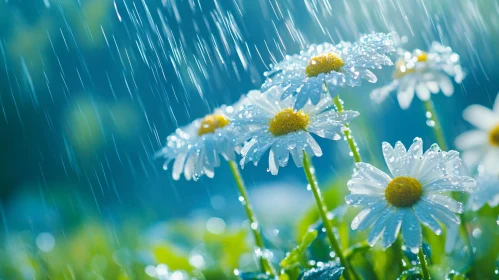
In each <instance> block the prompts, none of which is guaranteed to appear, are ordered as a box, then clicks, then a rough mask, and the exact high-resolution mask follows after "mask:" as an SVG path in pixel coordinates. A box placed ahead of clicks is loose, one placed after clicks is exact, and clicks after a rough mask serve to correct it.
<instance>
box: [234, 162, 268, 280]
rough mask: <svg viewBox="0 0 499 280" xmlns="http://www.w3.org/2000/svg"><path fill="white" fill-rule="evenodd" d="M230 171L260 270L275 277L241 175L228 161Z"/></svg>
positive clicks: (235, 166) (236, 167)
mask: <svg viewBox="0 0 499 280" xmlns="http://www.w3.org/2000/svg"><path fill="white" fill-rule="evenodd" d="M229 165H230V170H231V171H232V175H234V180H235V181H236V185H237V188H238V190H239V193H240V195H241V196H240V199H239V200H240V201H241V203H242V204H243V206H244V209H245V210H246V215H247V216H248V219H249V222H250V228H251V232H252V233H253V237H254V238H255V244H256V247H257V248H258V250H259V259H260V268H261V270H262V272H263V273H266V274H269V275H272V276H277V272H276V270H275V268H274V267H273V266H272V263H271V262H270V261H269V260H268V259H267V257H266V256H265V252H266V249H265V244H264V243H263V238H262V234H261V233H260V226H259V224H258V220H257V219H256V216H255V213H254V212H253V209H252V207H251V203H250V202H249V199H248V192H247V191H246V187H245V186H244V181H243V178H242V177H241V173H240V172H239V167H238V166H237V163H236V162H234V161H229Z"/></svg>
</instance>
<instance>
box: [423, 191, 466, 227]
mask: <svg viewBox="0 0 499 280" xmlns="http://www.w3.org/2000/svg"><path fill="white" fill-rule="evenodd" d="M418 204H419V206H420V207H421V209H424V210H426V211H427V213H430V214H431V215H432V216H433V217H434V218H435V219H436V220H438V221H440V222H442V223H443V224H444V225H446V226H449V225H451V224H459V223H460V220H459V217H458V216H457V215H456V214H454V212H452V211H451V210H449V208H447V207H446V206H445V205H442V204H439V203H435V202H433V201H429V200H427V199H425V198H423V199H422V200H421V201H420V202H419V203H418Z"/></svg>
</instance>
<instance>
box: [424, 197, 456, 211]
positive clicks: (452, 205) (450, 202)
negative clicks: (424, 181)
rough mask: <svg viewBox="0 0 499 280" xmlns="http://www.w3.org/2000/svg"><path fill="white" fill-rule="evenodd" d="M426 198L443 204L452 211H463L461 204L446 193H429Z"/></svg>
mask: <svg viewBox="0 0 499 280" xmlns="http://www.w3.org/2000/svg"><path fill="white" fill-rule="evenodd" d="M426 198H427V199H428V200H430V201H432V202H434V203H438V204H441V205H444V206H445V207H446V208H448V209H449V210H450V211H452V212H454V213H462V212H463V204H462V203H461V202H458V201H456V200H454V199H452V198H450V197H448V196H446V195H442V194H429V195H428V196H426Z"/></svg>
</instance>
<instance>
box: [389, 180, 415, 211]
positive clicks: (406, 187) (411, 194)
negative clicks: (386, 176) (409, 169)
mask: <svg viewBox="0 0 499 280" xmlns="http://www.w3.org/2000/svg"><path fill="white" fill-rule="evenodd" d="M422 193H423V187H422V186H421V183H419V181H418V180H416V179H414V178H412V177H405V176H399V177H395V178H394V179H393V180H392V181H390V183H388V186H387V187H386V190H385V197H386V200H388V202H389V203H390V204H391V205H393V206H397V207H410V206H412V205H413V204H414V203H416V202H417V201H418V200H419V199H420V198H421V194H422Z"/></svg>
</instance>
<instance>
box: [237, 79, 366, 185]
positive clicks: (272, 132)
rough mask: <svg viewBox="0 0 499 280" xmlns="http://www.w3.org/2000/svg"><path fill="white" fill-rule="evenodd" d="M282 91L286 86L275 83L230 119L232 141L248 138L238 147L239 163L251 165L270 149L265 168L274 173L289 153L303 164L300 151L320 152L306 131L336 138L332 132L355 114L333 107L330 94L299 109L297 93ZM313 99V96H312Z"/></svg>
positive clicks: (298, 164) (313, 153) (341, 127)
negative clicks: (296, 107) (239, 148)
mask: <svg viewBox="0 0 499 280" xmlns="http://www.w3.org/2000/svg"><path fill="white" fill-rule="evenodd" d="M284 95H286V90H283V89H282V88H280V87H278V86H274V87H271V88H270V89H269V90H268V91H266V92H264V93H262V94H261V96H259V97H257V101H256V102H253V103H251V104H249V105H248V104H247V105H245V106H243V109H241V112H240V113H239V114H236V115H235V116H236V117H235V120H234V121H232V122H231V123H230V127H231V128H232V129H233V130H234V135H235V136H234V138H236V140H235V141H236V142H238V141H240V139H244V140H249V141H248V142H246V143H245V145H244V147H243V148H242V149H241V155H242V156H243V158H242V159H241V162H240V163H241V166H242V167H244V165H245V164H247V163H248V162H250V161H252V162H254V163H255V165H256V164H257V163H258V161H259V160H260V158H261V157H262V156H263V155H264V154H265V153H266V152H267V150H269V149H270V152H269V159H268V160H269V161H268V162H269V169H268V170H269V171H270V172H271V173H272V174H273V175H276V174H277V173H278V171H279V167H284V166H286V165H287V164H288V161H289V155H290V154H291V157H292V158H293V162H294V163H295V164H296V166H298V167H302V165H303V153H304V152H305V153H306V154H308V155H310V156H316V157H320V156H322V149H321V147H320V145H319V144H318V143H317V141H316V140H315V139H314V137H312V135H311V134H310V133H309V131H310V132H312V133H314V134H316V135H317V136H320V137H324V138H330V139H334V140H339V139H340V138H339V137H337V136H336V135H337V134H338V133H341V132H342V129H344V128H345V125H346V124H348V122H349V121H350V120H352V119H353V118H355V117H357V116H358V115H359V113H358V112H354V111H345V112H341V113H338V112H336V111H333V107H334V106H333V103H332V100H331V97H329V96H328V95H326V94H322V93H321V94H320V95H319V100H318V101H317V102H316V103H317V105H312V102H307V103H306V105H304V106H303V109H302V110H296V109H295V108H294V107H293V106H294V105H295V104H296V102H297V98H298V97H297V96H296V95H293V94H289V95H287V96H286V97H284V98H283V96H284ZM312 99H314V98H312Z"/></svg>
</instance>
